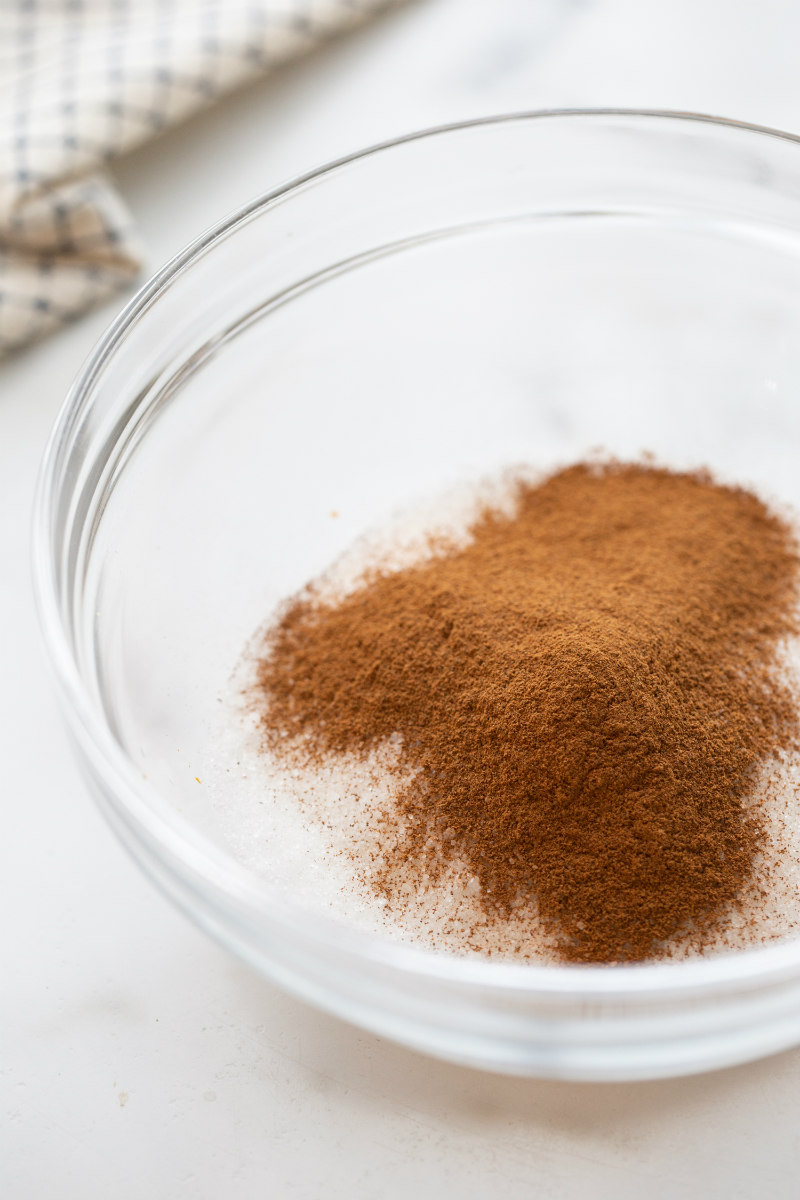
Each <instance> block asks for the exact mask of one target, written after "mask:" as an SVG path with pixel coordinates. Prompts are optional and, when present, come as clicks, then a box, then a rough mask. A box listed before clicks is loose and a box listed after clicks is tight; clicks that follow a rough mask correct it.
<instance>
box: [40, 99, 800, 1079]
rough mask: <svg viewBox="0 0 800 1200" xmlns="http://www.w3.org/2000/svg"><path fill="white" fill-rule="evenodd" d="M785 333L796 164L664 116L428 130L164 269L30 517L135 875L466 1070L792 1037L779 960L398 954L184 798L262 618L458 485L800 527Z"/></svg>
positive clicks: (794, 340) (547, 119)
mask: <svg viewBox="0 0 800 1200" xmlns="http://www.w3.org/2000/svg"><path fill="white" fill-rule="evenodd" d="M799 334H800V145H799V144H798V141H797V139H795V138H792V137H789V136H786V135H783V134H778V133H775V132H772V131H770V130H765V129H756V128H751V127H747V126H744V125H738V124H733V123H730V122H725V121H717V120H711V119H702V118H699V117H695V116H691V115H687V114H667V113H627V112H580V113H576V112H554V113H532V114H523V115H519V116H511V117H504V118H499V119H490V120H486V121H477V122H473V123H468V124H464V125H459V126H454V127H450V128H447V129H440V130H433V131H431V132H427V133H422V134H419V135H415V136H412V137H409V138H406V139H401V140H399V141H397V142H393V143H392V144H390V145H385V146H379V147H377V148H375V149H372V150H368V151H366V152H365V153H363V154H357V155H354V156H353V157H351V158H348V159H346V160H344V161H342V162H338V163H334V164H333V165H331V166H328V167H326V168H324V169H323V170H320V171H315V172H312V173H311V174H309V175H307V176H305V177H303V178H302V179H299V180H297V181H295V182H294V183H292V184H290V185H288V186H286V187H283V188H280V189H279V190H277V191H276V192H273V193H271V194H270V195H268V196H265V197H263V198H261V199H259V200H257V201H255V202H254V203H252V204H250V205H248V206H247V207H246V208H244V209H242V210H241V211H240V212H238V213H236V214H235V215H234V216H232V217H230V218H229V219H228V220H226V221H224V222H223V223H222V224H221V225H219V226H218V227H217V228H216V229H214V230H212V231H211V232H210V233H208V234H206V235H204V236H203V237H202V238H200V239H199V240H198V241H197V242H195V243H194V244H193V245H192V246H190V247H189V248H188V249H187V250H186V251H184V252H183V253H182V254H180V255H179V256H178V257H177V258H175V259H174V260H173V261H172V262H171V263H169V264H168V265H167V266H166V267H165V268H164V270H162V271H161V272H160V273H159V274H158V275H157V276H156V277H155V278H154V279H153V280H152V281H151V282H150V283H148V284H147V285H146V286H145V287H144V288H143V290H142V291H141V292H140V293H139V295H138V296H137V297H136V298H135V300H134V301H133V302H132V303H131V304H130V305H129V306H128V307H127V308H126V309H125V311H124V312H123V313H122V315H121V316H120V317H119V318H118V319H117V320H116V322H115V323H114V324H113V326H112V327H111V328H110V330H109V331H108V333H107V334H106V335H105V337H104V338H103V339H102V341H101V342H100V344H99V346H98V347H97V349H96V350H95V352H94V353H93V354H92V356H91V358H90V359H89V361H88V363H87V364H86V366H85V368H84V369H83V371H82V372H81V375H80V377H79V379H78V380H77V382H76V384H75V386H74V387H73V389H72V391H71V393H70V395H69V397H68V399H67V401H66V404H65V406H64V408H63V410H62V412H61V415H60V417H59V419H58V422H57V425H56V428H55V430H54V433H53V436H52V440H51V442H50V445H49V448H48V450H47V454H46V458H45V462H44V466H43V473H42V478H41V486H40V491H39V496H38V503H37V510H36V521H35V550H34V556H35V576H36V583H37V591H38V597H39V604H40V608H41V615H42V622H43V627H44V631H45V635H46V640H47V643H48V646H49V650H50V653H51V655H52V659H53V662H54V664H55V669H56V673H57V678H58V682H59V685H60V689H61V693H62V698H63V701H64V707H65V710H66V713H67V716H68V720H69V724H70V727H71V730H72V733H73V735H74V741H75V744H76V747H77V751H78V754H79V756H80V759H81V761H82V763H83V766H84V767H85V770H86V774H87V776H88V778H89V780H90V782H91V785H92V788H93V790H94V792H95V793H96V795H97V797H98V799H99V801H100V804H101V806H102V809H103V811H104V812H105V814H106V816H107V817H108V818H109V820H110V821H111V823H112V824H113V826H114V828H115V829H116V830H117V832H118V834H119V835H120V837H121V838H122V840H123V842H124V843H125V845H126V846H127V847H128V848H129V850H130V851H131V852H132V853H133V855H134V856H135V857H136V859H137V860H138V861H139V862H140V863H141V864H142V866H143V867H144V869H145V870H146V871H147V873H148V874H149V875H150V876H151V877H152V878H153V879H154V880H155V881H156V882H157V883H158V884H159V885H160V886H161V888H162V889H163V890H164V891H165V892H166V893H167V894H168V895H169V896H170V897H171V898H172V899H173V900H174V901H176V902H177V903H178V904H179V905H180V906H181V907H182V908H183V909H184V910H185V911H186V912H187V913H188V914H189V915H190V916H191V917H192V918H193V919H194V920H195V921H197V922H198V923H199V924H200V925H201V926H202V927H203V928H205V929H207V930H208V931H209V932H210V933H211V934H213V935H214V936H215V937H217V938H218V939H219V940H220V941H221V942H223V943H224V944H226V945H227V946H229V947H231V948H232V949H234V950H235V951H237V952H238V953H239V954H240V955H241V956H242V957H243V958H245V959H247V960H248V961H249V962H250V963H252V964H253V965H254V966H255V967H257V968H258V969H259V970H260V971H262V972H263V973H264V974H265V975H267V976H269V977H270V978H271V979H274V980H276V981H278V982H279V983H280V984H283V985H285V986H286V987H288V988H290V989H293V990H294V991H295V992H297V993H299V994H300V995H302V996H304V997H305V998H306V999H308V1000H311V1001H313V1002H314V1003H317V1004H320V1005H322V1006H324V1007H325V1008H327V1009H330V1010H331V1011H333V1012H336V1013H338V1014H340V1015H341V1016H343V1017H345V1018H347V1019H348V1020H350V1021H353V1022H356V1023H358V1024H360V1025H363V1026H364V1027H366V1028H369V1029H372V1030H375V1031H377V1032H379V1033H381V1034H385V1035H387V1036H389V1037H392V1038H396V1039H397V1040H398V1041H401V1042H404V1043H407V1044H408V1045H410V1046H415V1047H418V1048H420V1049H422V1050H425V1051H428V1052H430V1053H433V1054H437V1055H440V1056H442V1057H444V1058H450V1059H454V1060H456V1061H459V1062H462V1063H471V1064H475V1065H478V1066H481V1067H487V1068H492V1069H496V1070H500V1071H507V1072H517V1073H520V1074H531V1075H540V1076H552V1077H559V1078H569V1079H633V1078H645V1077H653V1076H659V1075H672V1074H680V1073H683V1072H690V1071H698V1070H702V1069H707V1068H710V1067H716V1066H720V1065H723V1064H726V1063H733V1062H736V1061H741V1060H744V1059H748V1058H754V1057H756V1056H758V1055H762V1054H766V1053H769V1052H771V1051H775V1050H778V1049H780V1048H782V1047H786V1046H788V1045H790V1044H792V1043H795V1042H798V1041H800V942H798V941H797V940H789V941H786V942H784V943H781V944H775V945H772V946H770V947H767V948H764V949H758V950H753V951H749V952H743V953H738V954H729V955H727V956H719V957H713V958H705V959H703V960H698V961H691V962H682V963H673V964H659V965H651V966H639V967H634V966H631V967H607V968H601V967H564V968H547V967H538V968H537V967H533V966H525V965H510V964H507V963H506V964H503V963H497V962H491V961H488V960H486V961H484V960H478V959H466V958H462V959H459V958H457V957H454V956H449V955H446V954H444V953H434V952H432V951H431V952H428V951H424V950H420V949H414V948H411V947H408V946H405V945H402V944H398V943H396V942H392V941H389V940H384V939H380V938H377V937H374V936H371V935H367V934H366V933H363V932H359V931H358V930H357V929H354V928H352V927H348V926H347V925H346V924H344V923H337V922H336V921H335V920H333V919H331V918H330V917H328V916H326V915H325V914H324V913H320V912H316V911H313V910H310V909H309V908H308V906H305V907H303V906H300V905H299V904H298V903H296V902H295V901H293V900H292V897H291V894H287V891H286V888H285V887H282V888H277V887H276V886H274V884H273V883H271V881H270V880H269V879H267V878H263V877H261V876H259V875H257V874H255V873H253V872H251V871H250V870H248V869H247V868H245V867H244V866H243V865H242V864H241V862H240V861H237V858H236V857H235V855H234V854H233V853H232V852H231V851H230V850H229V849H228V848H227V843H226V841H225V839H224V837H223V836H222V835H221V833H220V830H219V828H218V824H217V821H216V818H215V814H214V812H213V811H212V810H211V808H210V806H209V804H208V802H207V800H206V798H205V792H204V789H203V788H202V787H201V786H198V784H197V782H196V779H195V776H198V775H199V774H200V772H199V770H198V769H197V764H199V763H202V762H203V756H204V754H206V753H207V745H206V739H207V736H208V729H209V723H210V722H211V721H212V719H213V717H214V709H215V705H216V704H217V697H218V695H219V693H220V688H221V687H222V686H223V684H224V683H225V681H226V680H227V678H228V676H229V674H230V671H231V669H232V667H233V665H234V664H235V662H236V659H237V656H238V655H239V654H240V653H241V651H242V648H243V645H244V643H245V641H246V640H247V638H248V637H249V636H250V635H251V634H252V633H253V631H254V630H255V629H256V627H257V626H258V625H259V624H260V622H261V621H262V620H263V619H264V617H265V615H266V614H267V613H268V611H269V610H270V608H271V607H272V606H273V605H274V604H275V603H276V601H278V600H279V599H280V598H281V597H282V596H285V595H287V594H288V593H290V592H292V591H293V590H294V589H296V588H297V587H298V586H299V585H300V584H301V583H303V582H304V581H305V580H307V579H308V578H310V577H311V576H314V575H315V574H317V573H318V572H319V571H320V570H321V569H322V568H323V567H324V566H326V565H327V564H328V563H329V562H330V561H331V560H333V559H334V558H335V557H336V556H337V554H339V553H340V552H341V551H342V550H343V549H344V548H345V547H346V546H347V545H348V544H349V543H350V542H351V541H352V540H353V539H354V538H355V537H356V536H357V535H358V534H360V533H361V532H362V531H364V530H366V529H373V528H376V527H380V525H381V523H382V522H383V521H384V520H385V519H387V518H388V517H390V516H391V515H392V514H394V513H395V512H396V511H398V510H402V509H404V508H406V507H408V506H409V505H412V504H414V503H416V502H417V501H419V500H420V499H424V498H425V497H431V496H435V495H436V494H437V493H440V492H442V491H443V490H446V489H447V488H448V487H449V486H450V485H451V484H454V483H456V482H458V481H460V480H464V479H470V478H476V477H479V476H483V475H485V474H486V473H487V472H491V471H492V470H494V469H495V468H497V467H499V466H501V465H506V464H508V463H521V462H529V463H534V464H537V465H540V466H545V467H546V466H552V465H554V464H557V463H560V462H565V461H568V460H571V459H575V458H576V457H579V456H580V455H581V454H583V453H585V452H586V451H587V450H588V449H590V448H592V447H595V446H603V447H605V448H607V449H608V450H610V451H612V452H614V453H617V454H619V455H623V456H626V455H627V456H629V455H636V454H638V453H639V452H640V451H641V450H643V449H648V450H652V451H654V452H655V453H656V454H657V455H659V456H660V457H662V458H663V459H665V460H666V461H668V462H670V463H673V464H677V465H683V464H685V463H708V464H710V465H711V466H712V467H714V468H715V469H717V470H718V471H720V472H721V473H722V474H723V475H724V476H726V477H731V478H734V479H737V480H740V481H742V482H745V483H752V484H755V485H757V486H758V487H760V488H761V489H762V490H766V492H767V493H768V494H769V495H771V496H773V497H775V498H776V499H778V500H779V501H786V502H789V503H793V504H795V505H798V506H800V470H798V456H797V451H798V446H799V445H800V336H799ZM331 510H337V511H338V512H339V513H340V514H341V515H340V517H339V519H338V520H331V516H330V514H331Z"/></svg>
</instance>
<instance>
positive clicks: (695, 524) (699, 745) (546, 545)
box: [258, 462, 800, 963]
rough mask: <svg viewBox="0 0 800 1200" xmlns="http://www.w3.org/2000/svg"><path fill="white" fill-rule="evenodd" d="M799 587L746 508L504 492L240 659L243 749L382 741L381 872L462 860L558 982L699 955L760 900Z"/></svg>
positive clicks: (637, 469) (577, 481) (311, 594)
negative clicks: (399, 564) (395, 774)
mask: <svg viewBox="0 0 800 1200" xmlns="http://www.w3.org/2000/svg"><path fill="white" fill-rule="evenodd" d="M797 584H798V547H797V545H796V542H795V538H794V535H793V533H792V531H791V530H790V528H789V526H788V525H787V524H786V522H784V521H783V520H782V519H781V518H779V517H778V516H777V515H775V514H774V513H772V512H771V511H769V510H768V509H767V507H766V506H765V505H764V503H762V501H761V500H760V499H758V498H757V497H756V496H755V495H753V494H752V493H750V492H748V491H746V490H743V489H740V488H735V487H728V486H722V485H720V484H718V483H716V482H715V481H714V480H713V479H712V478H711V476H710V475H708V474H706V473H694V474H687V473H678V472H673V471H669V470H666V469H662V468H657V467H654V466H650V465H647V464H641V463H639V464H621V463H616V462H612V463H606V464H602V465H597V464H587V463H581V464H578V465H576V466H572V467H569V468H567V469H565V470H561V471H559V472H558V473H557V474H554V475H552V476H551V477H549V478H547V479H545V480H544V481H543V482H539V483H536V484H531V483H528V482H519V483H517V484H516V485H515V496H514V508H513V515H508V513H507V512H506V513H505V514H504V513H500V512H498V511H496V510H495V509H492V508H490V507H487V508H485V509H484V510H483V511H482V512H480V514H479V515H478V517H477V519H476V520H475V521H474V524H473V525H472V528H471V530H470V534H469V538H468V540H467V543H466V544H461V545H460V546H458V547H456V546H453V545H450V546H446V545H443V546H442V547H440V549H439V551H438V552H437V553H434V554H433V556H432V557H428V558H427V559H425V560H424V561H420V562H418V563H416V564H415V565H412V566H406V567H404V568H402V569H397V570H395V571H386V570H384V571H373V572H371V573H370V572H367V573H366V574H365V576H364V577H363V579H362V581H361V583H360V584H359V585H358V586H357V587H356V589H355V590H353V591H351V592H350V593H349V594H347V595H346V596H344V597H337V598H330V597H329V598H326V595H325V589H324V588H321V587H318V586H314V585H312V586H310V587H309V588H308V589H306V590H305V591H304V592H303V593H301V594H300V595H298V596H297V597H295V598H294V599H293V600H292V601H291V602H289V604H288V605H287V606H286V607H285V608H284V610H283V611H282V613H281V615H280V617H279V619H278V621H277V623H276V624H274V625H273V626H272V628H271V629H270V630H269V632H268V634H267V638H266V643H265V645H264V648H263V652H262V657H261V659H260V661H259V664H258V697H259V705H260V706H261V712H262V715H263V729H264V737H265V740H266V743H267V744H268V746H269V747H270V748H271V749H272V750H273V751H275V752H277V753H280V754H282V755H284V756H293V757H294V759H295V761H296V760H297V759H298V757H299V758H300V760H302V761H303V762H305V763H306V764H311V765H313V764H315V763H320V762H323V761H325V760H326V758H327V757H328V756H330V755H332V754H333V755H336V754H339V753H342V752H348V753H351V754H352V753H356V754H358V755H367V754H368V753H369V752H370V751H371V750H373V749H375V748H376V747H378V746H380V745H382V744H383V743H385V741H386V739H388V738H390V737H391V736H392V735H399V738H397V737H396V738H395V740H396V741H398V743H399V746H400V751H399V753H400V766H401V768H402V773H403V774H402V778H403V782H402V783H401V784H399V785H398V789H397V794H396V798H395V805H396V809H397V813H398V816H400V817H402V818H403V819H402V821H401V822H400V824H399V827H401V828H402V830H403V833H402V835H401V836H400V840H399V842H398V843H397V844H396V845H395V846H394V847H393V849H392V851H391V853H392V855H393V857H394V860H395V861H394V863H393V869H394V871H395V874H396V871H397V867H398V865H399V866H400V867H401V868H403V869H405V870H406V872H407V874H408V877H409V878H410V879H412V880H413V879H414V878H415V877H418V876H419V873H420V872H422V871H424V872H426V873H427V875H428V876H429V877H430V876H431V875H432V876H433V877H434V878H435V877H436V875H437V872H438V873H439V874H441V871H442V869H443V866H444V865H445V864H447V863H448V862H451V861H453V860H454V859H457V861H458V862H459V863H460V864H464V866H465V869H467V870H468V871H469V872H471V873H472V874H473V875H474V876H476V877H477V879H478V881H479V883H480V904H481V905H482V907H483V909H484V911H485V912H486V913H487V914H489V916H490V917H491V919H492V920H499V921H502V920H503V919H505V918H506V917H508V916H509V914H511V913H512V912H518V911H519V910H520V906H523V908H524V907H525V906H528V908H531V909H532V908H535V911H536V913H537V914H538V917H537V919H538V920H539V921H540V922H542V923H543V924H544V927H545V929H546V930H547V931H548V933H549V935H550V937H551V939H553V940H554V942H555V945H556V947H557V951H558V954H559V956H560V957H561V958H562V959H563V960H565V961H568V962H598V963H609V962H626V961H637V960H642V959H647V958H652V957H655V956H658V955H660V954H663V953H665V952H668V948H669V946H670V943H671V942H672V941H673V940H674V939H676V938H685V937H691V938H693V939H694V940H695V942H696V943H697V944H698V945H700V946H701V945H702V944H703V942H704V940H706V939H707V938H709V937H710V936H711V935H712V934H713V932H714V929H715V927H716V926H717V925H718V924H719V922H720V921H721V920H722V919H723V918H724V917H725V916H726V915H727V914H729V913H730V911H731V910H732V908H735V907H736V906H737V904H740V903H741V901H742V897H743V896H744V895H745V893H746V892H747V890H748V889H751V890H752V888H753V886H756V887H757V886H758V881H757V864H758V856H759V852H760V849H761V846H762V839H763V825H762V821H761V818H760V816H759V810H758V805H757V804H754V803H753V801H752V794H753V791H754V788H755V786H756V784H757V781H758V776H759V772H760V771H761V770H762V769H763V768H764V767H765V765H767V764H769V763H770V761H772V760H774V758H775V756H776V755H777V756H780V755H781V753H783V752H784V751H787V750H791V749H796V748H797V745H798V740H799V739H800V725H799V723H798V704H797V699H796V697H795V696H794V695H793V694H792V691H791V688H790V686H789V684H788V682H787V681H786V679H785V678H784V676H783V674H782V671H781V668H780V651H781V646H782V643H783V642H784V641H785V639H787V638H788V637H790V636H792V635H794V634H796V633H797V611H796V609H797ZM375 886H376V887H385V886H386V880H385V877H384V878H383V880H381V879H379V878H376V880H375Z"/></svg>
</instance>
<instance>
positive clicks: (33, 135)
mask: <svg viewBox="0 0 800 1200" xmlns="http://www.w3.org/2000/svg"><path fill="white" fill-rule="evenodd" d="M394 2H395V0H0V356H2V355H3V353H5V352H8V351H9V350H10V349H13V348H14V347H16V346H21V345H22V344H23V343H25V342H29V341H31V340H33V339H34V338H37V337H40V336H41V335H43V334H45V333H47V332H49V331H50V330H52V329H54V328H56V327H58V326H59V325H62V324H64V322H66V321H68V320H69V319H70V318H72V317H73V316H75V315H77V314H78V313H80V312H83V311H84V310H85V309H87V308H90V307H91V306H92V305H94V304H97V303H99V302H100V301H102V300H104V299H106V298H107V297H108V296H109V295H111V294H112V293H113V292H114V291H116V290H117V289H118V288H121V287H124V286H126V285H127V284H129V283H130V281H131V280H132V279H134V278H135V277H136V275H137V274H138V272H139V270H140V267H141V265H142V248H141V246H140V244H139V240H138V238H137V234H136V230H135V227H134V225H133V222H132V219H131V217H130V215H129V213H128V212H127V210H126V208H125V205H124V204H123V202H122V200H121V199H120V197H119V196H118V195H117V194H116V192H115V191H114V186H113V184H112V182H111V181H110V180H109V178H108V176H107V175H106V174H104V172H103V169H102V164H103V163H104V162H105V161H107V160H108V159H110V158H113V157H114V156H115V155H117V154H121V153H122V152H123V151H125V150H130V149H131V148H132V147H134V146H138V145H139V144H140V143H141V142H143V141H145V140H146V139H147V138H149V137H153V136H154V135H155V134H157V133H158V132H160V131H161V130H162V129H164V128H166V126H168V125H172V124H174V123H175V122H176V121H180V120H182V119H183V118H184V117H186V116H188V115H189V114H190V113H193V112H195V111H196V110H197V109H199V108H202V107H203V106H204V105H206V104H209V103H210V102H211V101H212V100H214V98H215V97H217V96H219V95H221V94H222V93H224V92H227V91H229V90H231V89H232V88H234V87H236V86H237V85H239V84H241V83H244V82H246V81H247V80H250V79H253V78H255V77H256V76H258V75H262V74H264V73H265V72H266V71H268V70H269V69H270V68H271V67H273V66H276V65H278V64H279V63H283V62H286V61H287V60H288V59H290V58H292V57H294V56H296V55H298V54H300V53H302V52H303V51H305V50H308V49H310V48H311V47H313V46H314V45H316V44H317V43H319V42H320V41H322V40H323V39H325V38H327V37H329V36H331V35H332V34H334V33H337V32H339V31H340V30H343V29H346V28H347V27H349V26H352V25H354V24H357V23H358V22H360V21H361V20H364V19H366V17H368V16H369V15H371V14H372V13H375V12H377V11H378V10H380V9H382V8H388V7H389V6H390V5H391V4H392V3H394Z"/></svg>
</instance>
